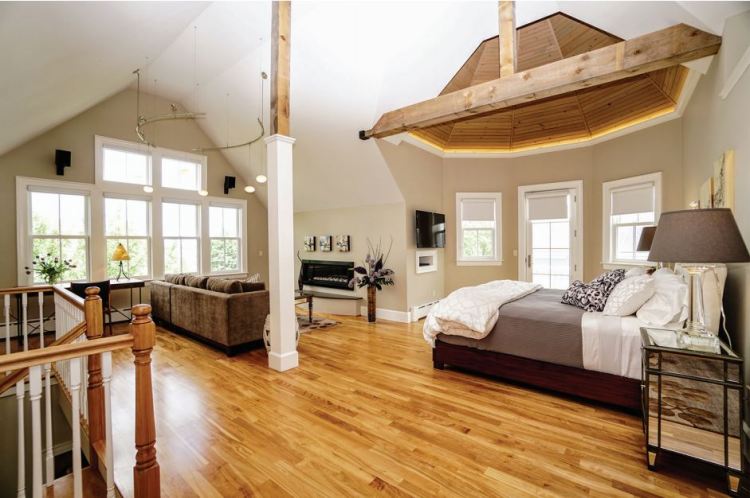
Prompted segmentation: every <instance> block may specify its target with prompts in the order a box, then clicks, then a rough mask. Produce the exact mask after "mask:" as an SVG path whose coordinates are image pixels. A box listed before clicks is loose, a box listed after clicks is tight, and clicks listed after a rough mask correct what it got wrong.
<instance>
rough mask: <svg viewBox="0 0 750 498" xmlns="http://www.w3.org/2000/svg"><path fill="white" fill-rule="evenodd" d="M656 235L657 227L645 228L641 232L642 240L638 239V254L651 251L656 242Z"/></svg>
mask: <svg viewBox="0 0 750 498" xmlns="http://www.w3.org/2000/svg"><path fill="white" fill-rule="evenodd" d="M655 233H656V227H645V228H644V229H643V230H641V238H640V239H638V247H637V248H636V249H635V250H636V251H638V252H641V251H650V250H651V243H652V242H653V241H654V234H655Z"/></svg>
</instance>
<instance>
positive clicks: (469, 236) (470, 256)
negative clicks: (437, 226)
mask: <svg viewBox="0 0 750 498" xmlns="http://www.w3.org/2000/svg"><path fill="white" fill-rule="evenodd" d="M501 200H502V198H501V194H500V193H478V194H473V193H462V192H459V193H457V194H456V220H457V222H458V223H457V224H458V229H457V230H456V233H457V234H458V248H457V257H456V259H457V261H458V262H459V264H461V263H463V264H500V263H501V258H500V252H501V249H500V230H501V226H500V223H501V222H500V219H501V218H500V213H501V204H502V202H501Z"/></svg>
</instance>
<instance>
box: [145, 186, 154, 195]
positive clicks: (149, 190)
mask: <svg viewBox="0 0 750 498" xmlns="http://www.w3.org/2000/svg"><path fill="white" fill-rule="evenodd" d="M143 191H144V192H146V193H147V194H150V193H152V192H153V191H154V187H152V186H151V185H144V186H143Z"/></svg>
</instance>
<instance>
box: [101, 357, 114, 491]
mask: <svg viewBox="0 0 750 498" xmlns="http://www.w3.org/2000/svg"><path fill="white" fill-rule="evenodd" d="M111 380H112V352H111V351H107V352H105V353H102V386H103V387H104V440H105V453H104V455H105V456H104V461H105V465H106V467H107V498H114V496H115V458H114V448H113V446H114V444H115V440H114V438H113V437H112V393H111V385H110V381H111Z"/></svg>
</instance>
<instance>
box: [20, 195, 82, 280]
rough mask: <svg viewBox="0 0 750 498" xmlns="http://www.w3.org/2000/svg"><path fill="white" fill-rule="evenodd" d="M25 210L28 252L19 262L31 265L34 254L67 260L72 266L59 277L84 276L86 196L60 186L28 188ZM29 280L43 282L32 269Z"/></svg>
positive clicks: (79, 278)
mask: <svg viewBox="0 0 750 498" xmlns="http://www.w3.org/2000/svg"><path fill="white" fill-rule="evenodd" d="M29 214H30V216H29V239H30V249H31V251H30V252H31V254H30V256H29V257H30V260H28V261H25V262H24V264H23V265H22V266H29V267H33V266H34V265H32V264H31V263H32V261H34V260H35V259H36V258H37V257H39V258H45V259H53V260H54V259H57V260H58V261H59V260H68V261H69V262H70V263H71V264H72V265H75V268H71V269H69V270H68V271H67V272H65V274H63V276H62V280H63V281H70V280H81V279H86V278H87V277H88V268H89V215H88V196H87V195H85V194H82V193H73V192H66V191H64V190H60V191H52V190H46V189H45V190H40V191H34V190H30V191H29ZM21 257H22V256H21ZM35 264H38V262H37V263H35ZM31 280H32V282H33V283H40V282H43V279H42V277H41V276H40V275H39V274H38V273H36V272H33V276H32V278H31Z"/></svg>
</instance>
